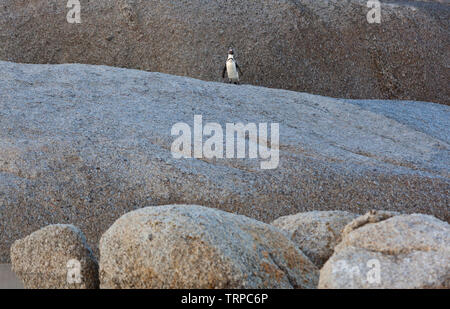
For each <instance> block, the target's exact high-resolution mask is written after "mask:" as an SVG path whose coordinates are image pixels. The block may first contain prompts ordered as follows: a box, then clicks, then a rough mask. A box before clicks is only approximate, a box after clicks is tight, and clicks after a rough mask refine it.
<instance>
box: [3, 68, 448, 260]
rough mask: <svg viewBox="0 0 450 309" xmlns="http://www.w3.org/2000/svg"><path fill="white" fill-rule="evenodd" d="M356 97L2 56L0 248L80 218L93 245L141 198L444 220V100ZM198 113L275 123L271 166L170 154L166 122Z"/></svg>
mask: <svg viewBox="0 0 450 309" xmlns="http://www.w3.org/2000/svg"><path fill="white" fill-rule="evenodd" d="M360 102H363V103H364V104H363V105H361V106H359V105H358V104H356V103H355V102H346V101H344V100H338V99H332V98H327V97H322V96H315V95H310V94H306V93H298V92H292V91H286V90H276V89H269V88H262V87H255V86H248V85H242V86H234V85H228V84H222V83H215V82H204V81H200V80H195V79H191V78H185V77H177V76H170V75H165V74H161V73H149V72H145V71H137V70H129V69H119V68H113V67H106V66H92V65H80V64H70V65H26V64H15V63H11V62H0V227H1V233H0V261H2V262H4V261H8V260H9V248H10V246H11V244H12V243H13V242H14V241H15V240H17V239H20V238H23V237H24V236H25V235H28V234H30V233H31V232H33V231H36V230H38V229H39V228H41V227H43V226H46V225H48V224H53V223H70V224H74V225H76V226H78V227H79V228H80V229H81V230H82V231H83V232H84V233H85V234H86V237H87V239H88V240H89V244H90V245H91V247H92V248H93V250H94V251H96V248H97V243H98V240H99V238H100V235H101V234H102V233H103V232H104V231H106V230H107V228H108V227H109V226H110V225H111V224H112V223H113V222H114V221H115V220H116V219H117V218H119V217H120V216H121V215H123V214H124V213H126V212H129V211H131V210H134V209H137V208H140V207H143V206H147V205H163V204H174V203H185V204H200V205H204V206H209V207H213V208H219V209H223V210H226V211H229V212H235V213H238V214H242V215H246V216H249V217H251V218H255V219H258V220H261V221H264V222H271V221H273V220H274V219H276V218H278V217H280V216H284V215H290V214H295V213H298V212H303V211H312V210H323V211H325V210H345V211H349V212H353V213H360V214H362V213H365V212H367V211H369V210H371V209H375V210H376V209H383V210H393V211H399V212H403V213H412V212H416V213H427V214H432V215H434V216H436V217H438V218H440V219H442V220H445V221H449V219H450V218H449V210H448V205H449V204H450V202H449V200H450V197H449V188H450V179H449V164H448V162H450V156H449V148H450V147H449V143H450V142H449V129H448V128H449V119H450V110H449V107H448V106H444V105H439V104H433V103H424V102H411V103H412V104H403V103H404V102H397V101H382V102H379V101H373V102H372V101H360ZM397 104H403V105H401V106H403V107H402V108H401V109H392V110H391V109H390V107H391V106H397ZM376 106H378V107H379V108H378V109H376V108H372V107H376ZM387 111H389V113H388V112H387ZM194 115H202V117H203V124H206V123H207V122H217V123H219V124H220V125H221V126H222V128H224V129H225V124H226V123H237V122H243V123H244V124H247V123H251V122H254V123H256V124H258V123H279V126H280V139H279V140H280V142H279V148H280V162H279V166H278V168H277V169H273V170H262V169H261V166H260V163H261V162H262V161H264V159H212V160H209V159H175V158H173V156H172V154H171V151H170V150H171V145H172V142H173V141H174V139H175V136H171V128H172V126H173V125H174V124H176V123H178V122H185V123H186V124H188V125H189V126H190V127H191V128H193V120H194ZM206 139H207V137H205V138H204V140H206ZM224 148H225V145H224Z"/></svg>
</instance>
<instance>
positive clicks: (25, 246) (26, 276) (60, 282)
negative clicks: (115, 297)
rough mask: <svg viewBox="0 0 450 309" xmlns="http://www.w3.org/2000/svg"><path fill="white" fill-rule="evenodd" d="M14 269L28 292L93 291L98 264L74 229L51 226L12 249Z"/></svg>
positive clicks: (15, 243)
mask: <svg viewBox="0 0 450 309" xmlns="http://www.w3.org/2000/svg"><path fill="white" fill-rule="evenodd" d="M11 262H12V269H13V271H14V272H15V273H16V275H17V276H18V277H19V278H20V279H21V280H22V282H23V284H24V286H25V288H28V289H93V288H97V287H98V285H99V280H98V264H97V261H96V259H95V257H94V255H93V253H92V251H91V249H90V248H89V246H88V245H87V243H86V239H85V237H84V235H83V233H82V232H81V231H80V230H79V229H78V228H76V227H75V226H73V225H63V224H55V225H49V226H47V227H45V228H43V229H40V230H39V231H36V232H34V233H32V234H31V235H29V236H27V237H25V238H24V239H20V240H17V241H16V242H14V244H13V245H12V247H11Z"/></svg>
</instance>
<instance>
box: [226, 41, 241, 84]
mask: <svg viewBox="0 0 450 309" xmlns="http://www.w3.org/2000/svg"><path fill="white" fill-rule="evenodd" d="M225 72H227V75H228V80H229V82H230V83H234V84H236V85H239V75H241V76H242V75H243V74H242V71H241V68H240V67H239V65H238V64H237V62H236V60H235V59H234V51H233V49H232V48H230V49H229V50H228V59H227V62H226V63H225V67H224V68H223V72H222V78H225Z"/></svg>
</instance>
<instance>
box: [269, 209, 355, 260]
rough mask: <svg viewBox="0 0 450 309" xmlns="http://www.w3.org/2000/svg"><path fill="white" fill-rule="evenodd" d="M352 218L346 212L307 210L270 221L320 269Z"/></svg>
mask: <svg viewBox="0 0 450 309" xmlns="http://www.w3.org/2000/svg"><path fill="white" fill-rule="evenodd" d="M356 217H358V215H356V214H353V213H349V212H347V211H311V212H303V213H298V214H295V215H290V216H284V217H281V218H278V219H276V220H275V221H273V222H272V223H271V224H272V225H273V226H276V227H278V228H280V229H282V230H284V231H286V232H287V233H288V235H289V237H290V238H291V239H292V240H293V241H294V242H295V243H296V244H297V245H298V247H299V249H300V250H301V251H302V252H303V253H304V254H305V255H306V256H307V257H309V258H310V260H311V261H312V262H313V263H314V264H315V265H317V267H319V268H322V266H323V264H325V262H326V261H327V260H328V259H329V257H330V256H331V255H332V254H333V252H334V247H335V246H336V245H337V244H338V243H339V242H340V241H341V234H342V230H343V229H344V228H345V227H346V225H347V224H348V223H349V222H351V221H352V220H353V219H355V218H356Z"/></svg>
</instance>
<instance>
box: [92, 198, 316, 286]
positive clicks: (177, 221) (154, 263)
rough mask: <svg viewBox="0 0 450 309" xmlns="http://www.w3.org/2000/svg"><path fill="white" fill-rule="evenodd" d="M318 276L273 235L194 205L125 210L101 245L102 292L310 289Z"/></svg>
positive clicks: (296, 252) (280, 235)
mask: <svg viewBox="0 0 450 309" xmlns="http://www.w3.org/2000/svg"><path fill="white" fill-rule="evenodd" d="M318 273H319V270H318V268H317V267H316V266H314V264H313V263H312V262H311V261H310V260H309V259H308V258H307V257H306V256H305V255H304V254H303V253H302V252H301V251H300V250H299V249H298V248H297V247H296V245H295V244H294V243H293V242H292V241H290V240H289V239H288V238H287V237H286V236H285V235H284V233H283V232H282V231H280V230H278V229H277V228H275V227H273V226H271V225H268V224H265V223H262V222H259V221H256V220H253V219H250V218H247V217H244V216H239V215H234V214H231V213H227V212H224V211H221V210H217V209H212V208H206V207H201V206H195V205H169V206H159V207H147V208H143V209H139V210H136V211H132V212H130V213H128V214H126V215H124V216H122V217H121V218H120V219H118V220H117V221H116V222H115V223H114V224H113V225H112V226H111V227H110V228H109V229H108V231H106V233H105V234H103V236H102V238H101V240H100V282H101V287H102V288H122V289H123V288H152V289H154V288H159V289H167V288H171V289H180V288H183V289H186V288H189V289H192V288H194V289H195V288H200V289H202V288H203V289H205V288H222V289H224V288H241V289H242V288H253V289H261V288H284V289H286V288H316V286H317V280H318Z"/></svg>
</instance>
